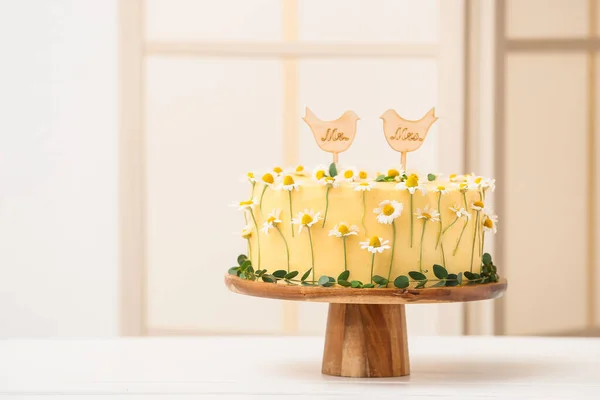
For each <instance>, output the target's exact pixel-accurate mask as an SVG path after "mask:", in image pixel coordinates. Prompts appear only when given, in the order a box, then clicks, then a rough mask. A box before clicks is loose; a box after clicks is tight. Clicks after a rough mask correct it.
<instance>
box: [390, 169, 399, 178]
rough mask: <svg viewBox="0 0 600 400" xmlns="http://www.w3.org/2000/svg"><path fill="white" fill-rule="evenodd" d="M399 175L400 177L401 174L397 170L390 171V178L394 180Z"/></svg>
mask: <svg viewBox="0 0 600 400" xmlns="http://www.w3.org/2000/svg"><path fill="white" fill-rule="evenodd" d="M398 175H400V172H398V170H396V169H393V168H392V169H390V170H388V176H391V177H393V178H395V177H397V176H398Z"/></svg>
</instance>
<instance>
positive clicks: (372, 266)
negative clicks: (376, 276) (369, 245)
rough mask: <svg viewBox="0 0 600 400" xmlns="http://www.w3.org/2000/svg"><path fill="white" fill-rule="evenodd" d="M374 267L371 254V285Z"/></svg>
mask: <svg viewBox="0 0 600 400" xmlns="http://www.w3.org/2000/svg"><path fill="white" fill-rule="evenodd" d="M374 267H375V253H373V257H371V280H370V282H371V283H373V268H374Z"/></svg>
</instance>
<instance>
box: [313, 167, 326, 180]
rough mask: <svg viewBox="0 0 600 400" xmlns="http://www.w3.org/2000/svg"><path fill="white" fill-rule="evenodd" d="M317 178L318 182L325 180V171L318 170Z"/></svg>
mask: <svg viewBox="0 0 600 400" xmlns="http://www.w3.org/2000/svg"><path fill="white" fill-rule="evenodd" d="M315 177H316V178H317V180H321V179H323V178H325V171H323V170H322V169H320V170H318V171H317V173H316V174H315Z"/></svg>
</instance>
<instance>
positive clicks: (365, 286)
mask: <svg viewBox="0 0 600 400" xmlns="http://www.w3.org/2000/svg"><path fill="white" fill-rule="evenodd" d="M374 287H375V285H373V284H372V283H367V284H365V285H363V288H365V289H373V288H374Z"/></svg>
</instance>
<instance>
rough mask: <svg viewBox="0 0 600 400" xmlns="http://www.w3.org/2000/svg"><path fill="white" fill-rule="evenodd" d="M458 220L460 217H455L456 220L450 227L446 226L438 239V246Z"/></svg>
mask: <svg viewBox="0 0 600 400" xmlns="http://www.w3.org/2000/svg"><path fill="white" fill-rule="evenodd" d="M459 218H460V217H456V219H455V220H454V221H452V223H451V224H450V225H448V226H447V227H446V229H444V231H443V232H442V235H441V236H440V237H439V238H438V245H440V244H442V239H443V238H444V235H445V234H446V232H447V231H448V229H450V228H452V226H453V225H454V224H455V223H456V222H457V221H458V219H459ZM436 247H437V246H436Z"/></svg>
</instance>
